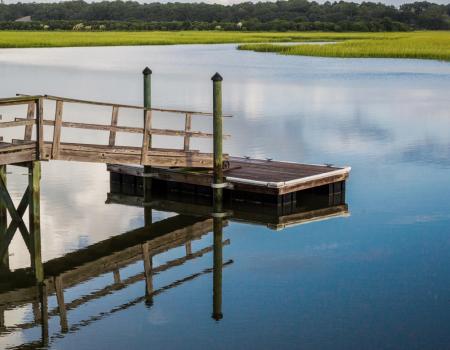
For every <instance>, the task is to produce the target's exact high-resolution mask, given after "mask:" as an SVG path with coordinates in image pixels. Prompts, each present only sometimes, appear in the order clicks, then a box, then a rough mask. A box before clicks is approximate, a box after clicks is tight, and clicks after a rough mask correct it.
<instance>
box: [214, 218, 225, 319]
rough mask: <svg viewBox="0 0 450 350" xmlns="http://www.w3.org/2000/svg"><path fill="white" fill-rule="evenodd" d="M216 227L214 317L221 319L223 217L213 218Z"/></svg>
mask: <svg viewBox="0 0 450 350" xmlns="http://www.w3.org/2000/svg"><path fill="white" fill-rule="evenodd" d="M213 227H214V250H213V254H214V257H213V259H214V264H213V313H212V318H213V319H215V320H216V321H219V320H220V319H222V318H223V314H222V268H223V253H222V248H223V246H222V235H223V232H222V231H223V219H222V218H220V217H214V218H213Z"/></svg>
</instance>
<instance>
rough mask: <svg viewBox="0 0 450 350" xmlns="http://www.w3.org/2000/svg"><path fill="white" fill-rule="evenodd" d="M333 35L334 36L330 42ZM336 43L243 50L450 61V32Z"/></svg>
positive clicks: (245, 47) (390, 35) (246, 46)
mask: <svg viewBox="0 0 450 350" xmlns="http://www.w3.org/2000/svg"><path fill="white" fill-rule="evenodd" d="M332 37H333V35H330V39H329V40H330V41H331V40H333V39H332ZM334 41H337V42H336V43H334V44H325V45H304V44H303V45H302V44H299V45H290V46H282V45H276V44H244V45H239V46H238V48H239V49H240V50H252V51H257V52H275V53H279V54H283V55H299V56H320V57H378V58H416V59H435V60H442V61H450V32H448V31H447V32H431V31H426V32H408V33H375V34H367V36H366V37H364V35H362V36H361V37H347V38H344V39H343V38H340V37H335V39H334Z"/></svg>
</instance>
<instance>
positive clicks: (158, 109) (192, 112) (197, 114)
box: [44, 95, 231, 118]
mask: <svg viewBox="0 0 450 350" xmlns="http://www.w3.org/2000/svg"><path fill="white" fill-rule="evenodd" d="M44 97H45V98H47V99H49V100H62V101H65V102H70V103H81V104H90V105H97V106H111V107H113V106H117V107H120V108H128V109H140V110H147V111H156V112H167V113H180V114H186V113H190V114H193V115H196V116H208V117H210V116H212V113H209V112H198V111H183V110H178V109H168V108H154V107H152V108H145V107H142V106H137V105H129V104H118V103H112V102H100V101H89V100H80V99H75V98H68V97H61V96H52V95H45V96H44ZM224 117H226V118H228V117H231V115H224Z"/></svg>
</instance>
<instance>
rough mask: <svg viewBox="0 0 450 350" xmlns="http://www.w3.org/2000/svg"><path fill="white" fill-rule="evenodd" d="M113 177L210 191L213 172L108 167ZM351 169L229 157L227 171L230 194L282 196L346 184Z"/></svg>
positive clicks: (226, 179) (119, 166)
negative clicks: (121, 176)
mask: <svg viewBox="0 0 450 350" xmlns="http://www.w3.org/2000/svg"><path fill="white" fill-rule="evenodd" d="M107 169H108V171H110V173H111V174H113V173H115V174H122V175H129V176H134V177H141V178H142V177H151V178H152V179H155V180H160V181H164V182H170V183H177V184H179V185H194V186H200V187H209V188H210V187H211V184H212V180H213V176H212V175H213V174H212V172H211V171H205V170H200V171H199V170H198V169H192V168H159V167H152V168H151V173H146V174H144V173H143V168H142V167H140V166H130V165H118V164H108V167H107ZM350 171H351V167H349V166H345V167H334V166H331V165H317V164H300V163H293V162H282V161H273V160H261V159H250V158H240V157H229V168H228V169H225V170H224V177H225V181H226V182H227V183H228V184H227V187H226V188H227V190H230V191H233V192H243V193H246V192H248V193H258V194H266V195H269V196H282V195H287V194H291V193H294V192H298V191H302V190H306V189H311V188H317V187H321V186H325V185H332V184H335V183H343V182H345V181H346V180H347V178H348V177H349V174H350Z"/></svg>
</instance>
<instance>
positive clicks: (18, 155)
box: [0, 145, 37, 165]
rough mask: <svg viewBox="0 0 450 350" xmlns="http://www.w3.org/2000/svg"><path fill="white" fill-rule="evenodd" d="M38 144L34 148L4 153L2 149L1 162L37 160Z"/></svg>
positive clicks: (11, 162)
mask: <svg viewBox="0 0 450 350" xmlns="http://www.w3.org/2000/svg"><path fill="white" fill-rule="evenodd" d="M36 157H37V155H36V146H35V145H33V149H24V150H23V151H20V152H11V153H2V152H1V151H0V164H12V165H14V164H15V163H23V162H29V161H33V160H36Z"/></svg>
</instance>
